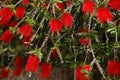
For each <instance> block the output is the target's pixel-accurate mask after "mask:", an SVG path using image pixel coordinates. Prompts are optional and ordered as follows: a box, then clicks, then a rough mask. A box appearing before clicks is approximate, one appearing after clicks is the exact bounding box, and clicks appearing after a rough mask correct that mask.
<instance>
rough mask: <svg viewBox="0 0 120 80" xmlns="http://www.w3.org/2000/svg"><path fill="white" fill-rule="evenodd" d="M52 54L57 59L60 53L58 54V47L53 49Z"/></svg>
mask: <svg viewBox="0 0 120 80" xmlns="http://www.w3.org/2000/svg"><path fill="white" fill-rule="evenodd" d="M51 56H52V58H53V59H55V60H56V59H57V58H58V54H57V50H56V49H52V52H51Z"/></svg>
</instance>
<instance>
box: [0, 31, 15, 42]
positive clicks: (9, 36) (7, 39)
mask: <svg viewBox="0 0 120 80" xmlns="http://www.w3.org/2000/svg"><path fill="white" fill-rule="evenodd" d="M13 37H14V34H12V33H11V32H10V31H9V30H6V31H5V32H4V33H3V34H2V36H1V38H0V40H2V41H3V42H5V43H9V42H10V41H11V40H12V39H13Z"/></svg>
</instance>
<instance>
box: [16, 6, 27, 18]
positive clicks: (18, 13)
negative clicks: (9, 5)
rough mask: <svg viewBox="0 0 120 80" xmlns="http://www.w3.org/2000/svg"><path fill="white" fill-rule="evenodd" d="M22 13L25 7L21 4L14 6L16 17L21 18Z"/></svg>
mask: <svg viewBox="0 0 120 80" xmlns="http://www.w3.org/2000/svg"><path fill="white" fill-rule="evenodd" d="M24 14H25V8H24V7H22V6H18V7H17V8H16V14H15V16H16V18H19V19H22V18H23V16H24Z"/></svg>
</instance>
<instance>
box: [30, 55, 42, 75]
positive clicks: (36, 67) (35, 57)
mask: <svg viewBox="0 0 120 80" xmlns="http://www.w3.org/2000/svg"><path fill="white" fill-rule="evenodd" d="M33 61H34V62H33V63H34V64H33V65H32V67H31V71H32V72H33V73H35V72H36V71H37V69H38V67H39V64H40V60H39V59H38V57H37V56H34V59H33Z"/></svg>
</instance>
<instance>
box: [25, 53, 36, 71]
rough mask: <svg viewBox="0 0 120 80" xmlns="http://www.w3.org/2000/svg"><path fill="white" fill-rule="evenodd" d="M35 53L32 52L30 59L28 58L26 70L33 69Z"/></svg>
mask: <svg viewBox="0 0 120 80" xmlns="http://www.w3.org/2000/svg"><path fill="white" fill-rule="evenodd" d="M34 56H35V55H33V54H30V55H29V57H28V59H27V63H26V68H25V70H26V71H31V67H32V66H33V58H34Z"/></svg>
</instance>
